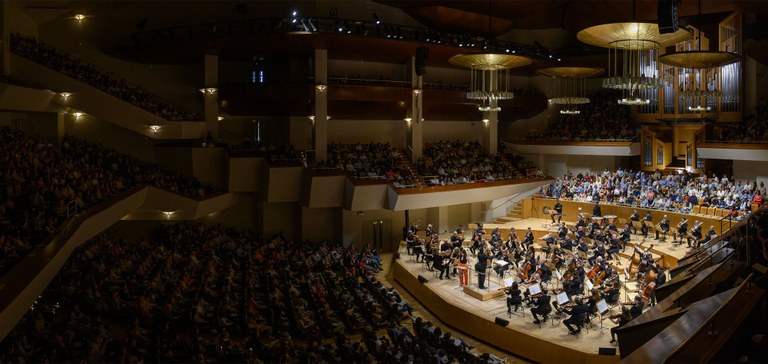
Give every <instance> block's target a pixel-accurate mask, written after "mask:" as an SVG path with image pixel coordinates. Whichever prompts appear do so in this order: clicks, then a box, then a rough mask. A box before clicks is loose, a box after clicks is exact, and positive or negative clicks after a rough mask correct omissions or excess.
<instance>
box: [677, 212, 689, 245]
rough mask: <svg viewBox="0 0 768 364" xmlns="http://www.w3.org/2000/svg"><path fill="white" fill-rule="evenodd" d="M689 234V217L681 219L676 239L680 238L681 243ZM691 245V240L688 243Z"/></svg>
mask: <svg viewBox="0 0 768 364" xmlns="http://www.w3.org/2000/svg"><path fill="white" fill-rule="evenodd" d="M687 234H688V219H686V218H683V221H680V224H678V225H677V235H676V236H675V240H677V238H680V243H682V242H683V239H684V238H685V237H686V235H687ZM688 246H690V242H689V244H688Z"/></svg>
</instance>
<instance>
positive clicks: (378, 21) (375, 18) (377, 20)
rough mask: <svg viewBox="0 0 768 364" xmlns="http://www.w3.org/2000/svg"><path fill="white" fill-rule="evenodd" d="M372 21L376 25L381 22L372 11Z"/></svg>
mask: <svg viewBox="0 0 768 364" xmlns="http://www.w3.org/2000/svg"><path fill="white" fill-rule="evenodd" d="M373 21H375V22H376V25H379V24H381V19H379V16H378V15H376V13H373Z"/></svg>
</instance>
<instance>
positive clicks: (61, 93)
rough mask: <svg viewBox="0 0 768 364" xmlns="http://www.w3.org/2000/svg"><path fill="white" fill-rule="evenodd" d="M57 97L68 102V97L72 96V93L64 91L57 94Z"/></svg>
mask: <svg viewBox="0 0 768 364" xmlns="http://www.w3.org/2000/svg"><path fill="white" fill-rule="evenodd" d="M59 96H61V98H62V99H64V101H67V100H69V97H70V96H72V93H71V92H66V91H64V92H59Z"/></svg>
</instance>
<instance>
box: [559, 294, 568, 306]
mask: <svg viewBox="0 0 768 364" xmlns="http://www.w3.org/2000/svg"><path fill="white" fill-rule="evenodd" d="M568 302H570V299H569V298H568V294H567V293H565V292H560V293H558V294H557V304H558V305H561V306H562V305H564V304H566V303H568Z"/></svg>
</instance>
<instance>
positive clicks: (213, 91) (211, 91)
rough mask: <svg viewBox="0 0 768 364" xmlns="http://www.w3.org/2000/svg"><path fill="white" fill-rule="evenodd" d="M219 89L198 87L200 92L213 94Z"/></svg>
mask: <svg viewBox="0 0 768 364" xmlns="http://www.w3.org/2000/svg"><path fill="white" fill-rule="evenodd" d="M218 91H219V89H217V88H216V87H204V88H201V89H200V92H202V93H203V94H204V95H215V94H216V93H217V92H218Z"/></svg>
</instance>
